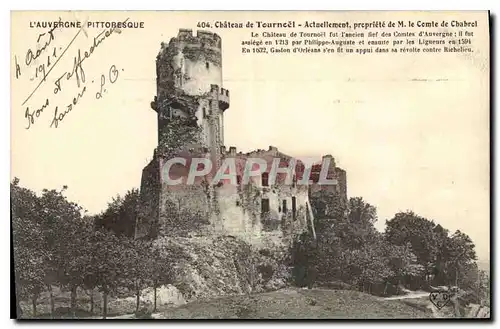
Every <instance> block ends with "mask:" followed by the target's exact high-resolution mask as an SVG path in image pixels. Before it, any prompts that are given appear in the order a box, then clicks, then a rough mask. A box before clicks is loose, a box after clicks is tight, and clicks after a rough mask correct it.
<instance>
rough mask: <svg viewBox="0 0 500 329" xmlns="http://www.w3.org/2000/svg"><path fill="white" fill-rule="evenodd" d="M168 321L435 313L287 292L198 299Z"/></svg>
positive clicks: (364, 297) (372, 300) (340, 294)
mask: <svg viewBox="0 0 500 329" xmlns="http://www.w3.org/2000/svg"><path fill="white" fill-rule="evenodd" d="M155 317H156V318H165V319H238V318H239V319H306V318H308V319H401V318H431V317H432V312H431V311H430V310H429V311H426V310H422V309H418V308H415V307H412V306H411V305H407V304H405V303H403V302H402V301H399V300H387V301H386V300H381V299H380V298H377V297H375V296H372V295H368V294H364V293H361V292H357V291H348V290H320V289H312V290H305V289H286V290H280V291H274V292H267V293H261V294H252V295H240V296H228V297H221V298H217V299H212V300H205V301H202V300H199V301H194V302H192V303H189V304H186V305H183V306H180V307H178V308H175V309H170V310H167V311H165V312H163V313H162V314H161V315H159V316H155Z"/></svg>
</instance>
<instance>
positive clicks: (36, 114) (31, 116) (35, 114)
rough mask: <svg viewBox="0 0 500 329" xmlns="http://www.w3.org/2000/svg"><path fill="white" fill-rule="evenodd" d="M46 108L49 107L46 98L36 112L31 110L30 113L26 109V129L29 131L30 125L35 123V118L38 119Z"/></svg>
mask: <svg viewBox="0 0 500 329" xmlns="http://www.w3.org/2000/svg"><path fill="white" fill-rule="evenodd" d="M47 106H49V99H48V98H47V99H46V100H45V103H44V104H43V105H42V106H41V107H40V108H39V109H38V110H33V112H31V113H30V108H29V107H27V108H26V112H25V113H24V117H25V118H26V119H28V127H26V129H30V127H31V125H32V124H34V123H35V117H37V118H38V117H39V116H40V114H42V112H43V110H44V109H45V108H46V107H47Z"/></svg>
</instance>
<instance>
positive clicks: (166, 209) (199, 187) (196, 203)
mask: <svg viewBox="0 0 500 329" xmlns="http://www.w3.org/2000/svg"><path fill="white" fill-rule="evenodd" d="M156 74H157V78H156V79H157V96H156V97H155V98H154V101H153V102H152V103H151V107H152V108H153V109H154V110H155V111H156V112H157V115H158V147H157V148H156V149H155V151H154V156H153V159H152V160H151V162H150V163H149V164H148V165H147V166H146V167H145V168H144V170H143V173H142V181H141V211H140V214H139V217H138V219H137V224H136V237H137V238H143V237H148V238H155V237H158V236H162V235H182V234H184V235H185V234H188V235H193V234H194V235H214V234H220V235H232V236H238V237H240V238H242V239H244V240H246V241H248V242H249V243H259V242H260V241H262V240H263V239H266V238H277V239H281V240H286V239H289V238H290V239H291V238H292V237H293V236H294V235H295V234H300V233H302V232H310V233H311V234H313V235H314V234H315V225H314V213H315V211H314V209H312V207H311V199H312V198H314V197H315V195H316V194H318V193H320V192H321V191H327V192H328V193H330V195H337V196H340V199H341V200H343V202H346V200H347V191H346V173H345V171H344V170H342V169H340V168H338V167H336V165H335V161H334V160H333V158H332V157H331V156H330V155H327V156H325V157H327V158H330V159H331V161H330V164H329V168H328V177H329V178H334V179H335V180H336V184H335V185H323V186H322V185H320V184H317V183H315V184H312V185H299V184H296V182H297V179H298V178H299V177H295V176H294V177H293V183H292V184H286V183H285V182H284V180H279V179H278V180H277V181H276V183H275V184H269V181H268V179H269V178H268V175H269V170H270V165H269V166H268V168H267V170H266V172H264V173H262V175H261V176H260V177H251V181H250V184H246V185H243V184H240V182H241V175H242V167H243V166H244V163H245V161H246V160H247V159H248V158H252V157H254V158H255V157H258V158H261V159H264V160H265V161H266V162H267V163H269V164H270V162H271V161H272V159H274V158H277V157H278V158H280V159H282V160H283V162H284V163H285V164H286V163H288V162H289V161H291V160H292V159H293V158H292V157H291V156H289V155H286V154H284V153H282V152H280V151H279V150H278V149H277V148H276V147H272V146H271V147H269V148H268V149H267V150H257V151H253V152H248V153H242V152H237V151H236V148H235V147H229V148H228V149H226V147H225V146H224V145H225V144H224V113H225V111H227V109H228V108H229V105H230V98H229V90H227V89H224V88H223V87H222V81H223V80H222V56H221V38H220V37H219V36H218V35H217V34H214V33H211V32H206V31H197V33H196V35H193V33H192V30H188V29H180V30H179V33H178V35H177V37H175V38H172V39H171V40H170V42H169V43H168V44H166V43H162V45H161V49H160V52H159V54H158V56H157V59H156ZM183 152H184V154H191V155H192V154H198V155H202V156H204V157H208V158H210V159H211V160H212V161H213V163H215V164H216V166H220V164H221V163H222V161H224V159H226V158H234V160H235V161H236V164H237V170H238V176H237V184H231V183H229V182H228V181H224V182H223V183H222V184H217V185H216V186H212V185H210V184H203V182H201V183H199V184H194V185H187V184H182V185H178V186H171V185H167V184H165V182H164V180H163V179H162V175H163V173H162V168H163V164H164V163H165V162H166V161H167V160H168V159H169V158H171V157H172V156H179V155H180V154H183ZM325 157H323V158H325ZM297 166H303V164H302V163H301V162H300V161H297ZM181 169H182V168H181ZM215 169H217V168H215ZM311 171H312V174H311V176H310V177H311V179H312V181H317V176H318V174H319V172H320V171H321V164H319V165H314V166H313V167H312V170H311ZM180 172H181V174H180V175H181V176H182V170H180Z"/></svg>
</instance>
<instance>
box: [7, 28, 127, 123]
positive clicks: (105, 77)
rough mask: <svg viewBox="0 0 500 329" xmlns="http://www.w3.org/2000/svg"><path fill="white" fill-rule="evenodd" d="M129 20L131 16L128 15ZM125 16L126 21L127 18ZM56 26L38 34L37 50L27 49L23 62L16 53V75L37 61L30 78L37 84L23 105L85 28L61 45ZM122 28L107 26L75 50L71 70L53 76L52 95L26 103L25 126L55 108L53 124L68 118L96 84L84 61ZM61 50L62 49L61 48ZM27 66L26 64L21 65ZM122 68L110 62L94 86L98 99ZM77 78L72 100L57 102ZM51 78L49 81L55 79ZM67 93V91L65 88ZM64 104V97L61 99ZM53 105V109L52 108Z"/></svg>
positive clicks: (116, 77) (18, 75) (44, 81)
mask: <svg viewBox="0 0 500 329" xmlns="http://www.w3.org/2000/svg"><path fill="white" fill-rule="evenodd" d="M127 20H128V19H127ZM127 20H125V22H126V21H127ZM54 31H55V27H53V28H52V29H50V30H49V31H48V32H46V33H41V34H40V35H39V36H38V38H37V50H36V51H35V50H32V49H31V48H30V49H28V50H27V52H26V56H25V60H24V63H23V62H22V61H21V62H20V61H19V60H18V57H17V56H14V64H15V78H16V79H19V78H20V77H21V74H22V72H23V70H25V69H27V68H30V67H33V65H34V69H35V70H34V74H33V76H32V77H30V80H31V81H33V80H35V79H37V80H38V82H37V85H36V86H35V88H34V89H33V90H32V92H31V93H30V94H29V95H28V97H27V98H26V99H25V101H24V102H23V103H22V105H24V104H26V103H27V102H29V101H30V99H31V98H32V96H33V95H34V94H35V93H36V92H37V90H38V89H39V88H40V86H42V85H43V84H44V83H46V82H47V81H48V78H49V75H50V74H51V72H52V71H53V70H54V68H56V66H57V64H58V62H59V61H60V59H61V58H62V57H63V56H64V55H65V54H66V52H68V51H69V49H70V47H71V45H72V44H73V42H74V41H75V39H76V38H77V37H78V36H79V34H80V33H81V31H82V29H79V30H78V32H77V33H76V35H75V36H74V37H73V39H72V40H71V41H70V42H69V43H68V44H67V45H66V46H65V47H62V46H59V45H57V44H56V41H57V38H56V36H57V35H56V34H55V33H54ZM120 33H121V30H120V29H118V28H115V27H112V28H110V29H107V30H103V31H101V32H100V33H98V34H97V35H96V36H95V37H93V39H92V43H91V44H90V45H89V46H88V47H86V48H84V49H77V50H76V53H75V55H74V57H73V60H72V61H71V62H72V65H71V68H70V69H69V70H65V71H62V72H61V70H59V69H57V70H56V71H59V72H58V73H54V74H56V78H55V79H52V82H53V83H54V85H53V86H54V88H53V89H52V95H53V96H51V97H48V98H46V99H45V101H44V102H43V103H42V104H38V105H36V104H35V105H28V106H26V107H25V111H24V117H25V119H26V121H27V123H26V126H25V128H26V129H30V128H31V127H32V126H33V125H34V124H35V123H36V122H37V121H38V120H39V119H40V118H41V117H42V115H43V114H44V113H45V112H47V111H48V112H49V113H50V112H52V114H53V116H52V119H51V121H50V127H51V128H57V127H59V126H60V124H61V123H62V122H63V120H64V119H65V118H66V116H67V115H68V114H69V113H70V112H72V111H73V110H74V109H75V108H76V106H77V105H79V104H80V102H81V101H82V100H83V99H85V98H87V97H86V96H85V95H86V94H87V93H88V92H89V89H93V88H92V85H91V84H94V79H92V77H91V78H90V79H88V77H87V75H88V74H87V73H86V72H85V67H84V63H85V62H86V61H87V60H89V59H91V58H92V57H93V55H94V54H95V53H97V50H98V49H99V47H100V46H101V45H102V44H103V42H105V40H107V39H108V38H109V37H110V36H112V35H116V34H120ZM60 51H61V52H60ZM22 66H24V68H23V67H22ZM120 71H122V72H123V71H124V70H123V69H121V70H119V69H118V68H117V67H116V65H114V64H113V65H111V66H110V67H109V69H108V70H106V71H105V73H103V74H101V75H100V79H99V80H97V79H95V80H97V81H96V82H98V81H99V82H100V83H96V84H95V87H94V88H97V90H96V91H95V99H101V98H102V97H103V95H104V94H105V93H106V92H107V88H108V86H110V85H112V84H114V83H115V82H116V81H117V80H118V76H119V73H120ZM69 80H74V81H75V82H76V86H77V88H78V90H77V91H76V92H75V94H74V96H73V97H72V99H71V98H70V101H66V105H61V103H58V102H57V98H59V97H62V96H59V94H60V93H61V92H62V91H63V90H65V89H66V88H68V86H67V83H66V81H69ZM88 80H91V84H88V83H87V81H88ZM52 82H49V83H52ZM66 93H67V91H66ZM52 97H56V99H55V100H54V99H52ZM62 102H63V103H62V104H64V102H65V101H64V100H63V101H62ZM50 108H52V110H50Z"/></svg>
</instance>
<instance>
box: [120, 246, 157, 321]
mask: <svg viewBox="0 0 500 329" xmlns="http://www.w3.org/2000/svg"><path fill="white" fill-rule="evenodd" d="M122 243H123V258H124V267H126V268H127V271H126V273H127V275H126V276H124V277H123V278H122V280H123V282H124V286H126V287H128V288H129V289H130V290H131V291H134V292H135V295H136V310H135V311H136V312H138V311H139V306H140V297H141V290H142V289H144V288H146V287H148V286H149V285H150V284H151V283H152V277H151V273H150V269H149V268H148V267H149V266H150V265H151V263H152V260H151V253H150V243H149V242H147V241H142V240H133V239H128V238H123V239H122Z"/></svg>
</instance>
